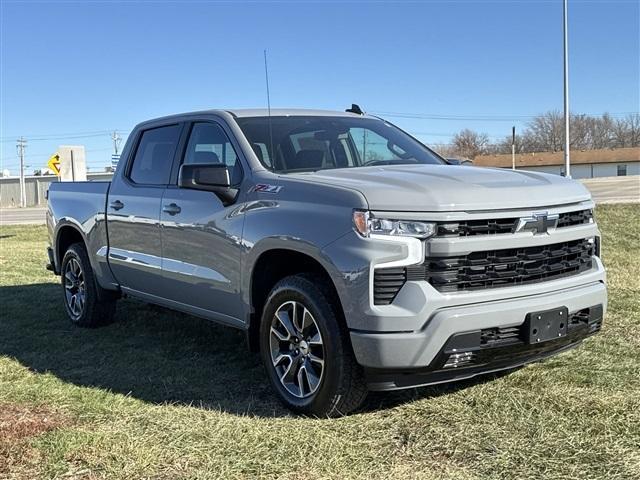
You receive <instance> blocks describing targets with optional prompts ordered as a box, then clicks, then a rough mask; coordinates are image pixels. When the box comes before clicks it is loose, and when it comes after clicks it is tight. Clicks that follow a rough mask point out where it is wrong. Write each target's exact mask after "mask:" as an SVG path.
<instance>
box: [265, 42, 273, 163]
mask: <svg viewBox="0 0 640 480" xmlns="http://www.w3.org/2000/svg"><path fill="white" fill-rule="evenodd" d="M264 79H265V83H266V84H267V117H268V119H267V122H268V123H269V149H270V150H271V151H270V152H269V160H270V161H271V171H272V172H275V170H276V152H274V150H273V127H272V125H271V95H269V70H268V69H267V49H265V50H264ZM271 157H273V158H271Z"/></svg>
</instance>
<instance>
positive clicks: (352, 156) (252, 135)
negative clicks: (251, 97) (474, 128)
mask: <svg viewBox="0 0 640 480" xmlns="http://www.w3.org/2000/svg"><path fill="white" fill-rule="evenodd" d="M236 122H237V123H238V125H239V126H240V128H241V129H242V131H243V133H244V135H245V137H247V140H248V141H249V143H250V144H251V146H252V147H253V150H254V152H255V153H256V155H257V156H258V159H259V160H260V162H262V164H263V165H264V166H265V167H267V168H268V169H270V170H273V171H276V172H280V173H289V172H304V171H315V170H326V169H331V168H354V167H365V166H371V165H413V164H444V163H445V162H444V160H442V159H441V158H440V157H439V156H438V155H437V154H435V153H434V152H432V151H431V150H429V149H428V148H427V147H425V146H424V145H422V144H421V143H420V142H418V141H417V140H415V139H414V138H412V137H411V136H409V135H407V134H406V133H404V132H403V131H402V130H400V129H399V128H397V127H395V126H393V125H391V124H389V123H387V122H385V121H383V120H378V119H374V118H357V117H320V116H319V117H311V116H309V117H306V116H291V117H279V116H278V117H271V119H269V118H268V117H244V118H237V119H236ZM269 123H271V125H269Z"/></svg>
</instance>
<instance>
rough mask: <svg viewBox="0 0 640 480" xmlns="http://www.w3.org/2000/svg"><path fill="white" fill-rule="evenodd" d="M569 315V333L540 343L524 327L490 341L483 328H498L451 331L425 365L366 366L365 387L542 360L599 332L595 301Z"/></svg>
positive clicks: (439, 379) (456, 376)
mask: <svg viewBox="0 0 640 480" xmlns="http://www.w3.org/2000/svg"><path fill="white" fill-rule="evenodd" d="M569 318H570V323H569V328H568V334H567V335H566V336H565V337H562V338H558V339H555V340H551V341H547V342H543V343H539V344H529V343H527V342H526V341H525V336H524V335H523V333H524V332H523V331H522V330H523V329H506V330H507V331H510V332H511V331H513V332H517V334H516V335H517V336H512V337H510V338H505V339H501V338H499V336H496V335H493V339H492V340H490V341H487V337H488V336H487V335H486V334H485V332H487V331H491V330H494V331H497V330H499V329H487V330H475V331H469V332H464V333H459V334H456V335H453V336H452V337H451V338H449V340H448V341H447V343H446V344H445V345H444V346H443V347H442V349H441V350H440V351H439V352H438V355H436V357H435V358H434V360H433V361H432V362H431V365H429V366H428V367H426V368H414V369H396V370H393V369H371V368H368V369H366V376H367V383H368V387H369V389H370V390H377V391H383V390H397V389H402V388H410V387H417V386H424V385H434V384H438V383H446V382H453V381H459V380H465V379H469V378H472V377H475V376H477V375H483V374H488V373H493V372H499V371H501V370H509V369H513V368H517V367H520V366H523V365H526V364H528V363H531V362H536V361H539V360H543V359H545V358H548V357H550V356H553V355H557V354H559V353H562V352H564V351H567V350H569V349H571V348H573V347H575V346H577V345H579V344H580V343H581V342H582V340H584V339H585V338H587V337H588V336H590V335H593V334H595V333H596V332H598V331H599V330H600V328H601V326H602V319H603V307H602V305H594V306H592V307H590V308H586V309H583V310H580V311H578V312H573V314H572V315H570V316H569ZM518 330H520V331H518ZM452 360H453V361H452Z"/></svg>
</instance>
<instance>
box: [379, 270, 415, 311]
mask: <svg viewBox="0 0 640 480" xmlns="http://www.w3.org/2000/svg"><path fill="white" fill-rule="evenodd" d="M406 281H407V272H406V269H405V268H404V267H397V268H380V269H376V270H374V274H373V304H374V305H389V304H390V303H391V302H393V299H394V298H396V295H397V294H398V292H399V291H400V289H401V288H402V286H403V285H404V284H405V282H406Z"/></svg>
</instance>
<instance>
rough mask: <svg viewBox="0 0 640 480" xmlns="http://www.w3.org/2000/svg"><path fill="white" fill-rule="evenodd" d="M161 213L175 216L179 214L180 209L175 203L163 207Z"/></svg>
mask: <svg viewBox="0 0 640 480" xmlns="http://www.w3.org/2000/svg"><path fill="white" fill-rule="evenodd" d="M162 211H163V212H165V213H168V214H169V215H176V214H178V213H180V212H181V211H182V209H181V208H180V207H179V206H178V205H176V204H175V203H170V204H169V205H165V206H164V207H162Z"/></svg>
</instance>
